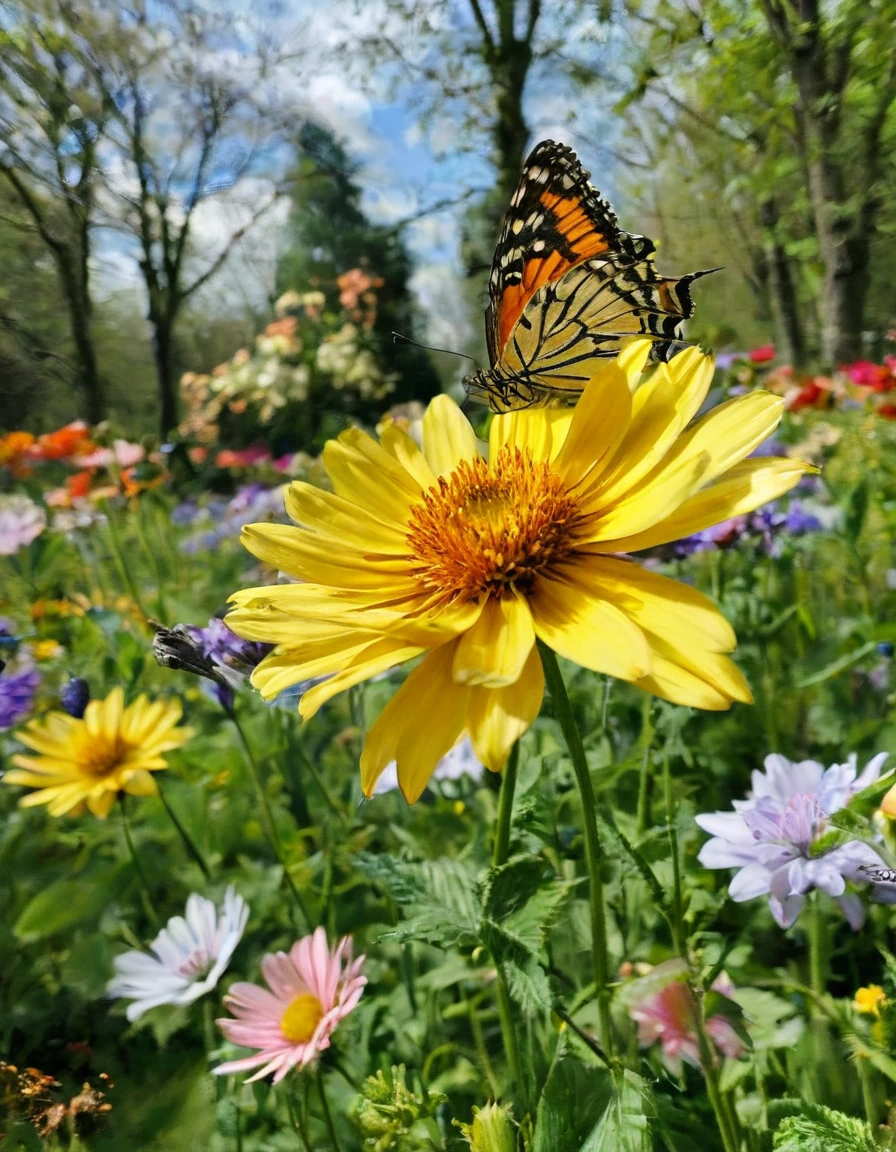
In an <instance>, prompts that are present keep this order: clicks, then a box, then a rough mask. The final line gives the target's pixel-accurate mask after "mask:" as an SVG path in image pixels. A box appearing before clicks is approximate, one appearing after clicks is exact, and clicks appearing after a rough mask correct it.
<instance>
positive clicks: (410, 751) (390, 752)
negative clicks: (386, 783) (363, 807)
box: [361, 643, 471, 804]
mask: <svg viewBox="0 0 896 1152" xmlns="http://www.w3.org/2000/svg"><path fill="white" fill-rule="evenodd" d="M454 647H455V646H454V644H453V643H452V644H446V645H444V646H443V647H442V648H437V649H436V650H435V651H434V652H431V653H430V654H429V655H428V656H427V657H426V659H425V660H424V661H423V662H422V664H420V665H419V666H418V667H417V668H415V669H414V670H413V672H411V674H410V676H408V678H407V680H405V682H404V684H402V686H401V687H400V688H399V690H398V691H397V692H396V693H395V695H394V696H393V697H392V699H391V700H390V701H389V703H388V704H387V705H386V707H385V708H384V709H383V711H382V713H381V714H380V716H379V718H378V720H377V721H376V723H375V724H374V725H373V727H372V728H371V729H370V732H369V733H368V735H367V739H366V740H365V742H364V750H363V752H362V753H361V788H362V789H363V791H364V795H365V796H371V795H372V794H373V789H374V787H375V785H376V782H377V780H378V779H379V778H380V775H381V773H382V771H383V769H384V768H385V767H386V765H387V764H388V763H390V761H392V760H395V761H396V763H397V767H398V783H399V786H400V787H401V791H402V793H403V794H404V798H405V799H406V800H407V802H408V803H409V804H413V803H414V802H415V801H416V800H418V799H419V797H420V794H421V793H422V792H423V789H424V788H425V787H426V785H427V783H428V781H429V778H430V776H431V775H432V774H433V772H434V771H435V768H436V765H437V764H438V762H439V760H441V758H442V757H443V756H444V755H445V754H446V753H447V752H448V751H450V749H451V748H453V747H454V745H455V744H456V743H457V740H458V737H459V736H460V735H461V732H462V731H463V729H464V725H465V720H466V712H467V704H468V701H469V698H470V691H471V690H470V689H469V688H467V687H465V686H463V685H460V684H456V683H455V682H454V680H453V679H452V678H451V664H452V661H453V659H454Z"/></svg>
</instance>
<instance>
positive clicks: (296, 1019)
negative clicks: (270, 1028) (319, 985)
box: [280, 992, 324, 1044]
mask: <svg viewBox="0 0 896 1152" xmlns="http://www.w3.org/2000/svg"><path fill="white" fill-rule="evenodd" d="M323 1018H324V1007H323V1005H322V1004H321V1002H320V1000H318V998H317V997H316V996H314V995H312V993H310V992H302V993H300V994H299V995H298V996H296V997H295V999H294V1000H292V1001H290V1004H289V1007H288V1008H287V1009H286V1011H285V1012H284V1013H283V1016H282V1018H281V1020H280V1031H281V1032H282V1033H283V1035H284V1036H285V1038H286V1039H287V1040H288V1041H289V1042H290V1044H307V1043H308V1041H309V1040H310V1039H311V1037H312V1036H313V1035H314V1033H315V1031H316V1030H317V1026H318V1024H320V1022H321V1020H323Z"/></svg>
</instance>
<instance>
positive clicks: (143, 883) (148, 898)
mask: <svg viewBox="0 0 896 1152" xmlns="http://www.w3.org/2000/svg"><path fill="white" fill-rule="evenodd" d="M124 797H125V794H124V792H119V793H118V803H119V811H120V812H121V827H122V828H123V830H124V839H125V843H126V844H127V846H128V852H129V853H130V856H131V860H133V862H134V871H135V872H136V873H137V879H138V880H139V881H140V888H141V890H142V895H143V902H144V904H145V905H146V909H147V911H148V912H149V916H150V919H151V920H152V922H153V924H154V925H155V926H156V927H158V925H159V923H160V920H159V914H158V912H157V911H156V906H155V904H153V901H152V893H151V891H150V887H149V881H148V880H147V878H146V873H145V872H144V871H143V865H142V864H141V863H140V857H139V856H138V855H137V846H136V844H135V843H134V838H133V836H132V835H131V825H130V821H129V820H128V814H127V809H126V808H125V798H124Z"/></svg>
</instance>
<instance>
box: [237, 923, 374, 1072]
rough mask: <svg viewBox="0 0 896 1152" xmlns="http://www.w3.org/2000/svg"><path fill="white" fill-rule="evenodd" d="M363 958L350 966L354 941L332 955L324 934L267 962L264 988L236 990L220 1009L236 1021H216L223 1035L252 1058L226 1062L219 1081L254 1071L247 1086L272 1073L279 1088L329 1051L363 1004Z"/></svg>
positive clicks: (250, 986) (252, 986)
mask: <svg viewBox="0 0 896 1152" xmlns="http://www.w3.org/2000/svg"><path fill="white" fill-rule="evenodd" d="M364 959H365V958H364V957H363V956H359V957H358V959H357V960H352V941H351V937H350V936H343V938H342V939H341V940H340V941H339V943H338V944H337V946H336V947H335V949H333V950H332V951H331V950H330V948H329V947H328V946H327V936H326V933H325V932H324V930H323V928H317V929H316V930H315V932H314V935H312V936H305V937H303V938H302V939H301V940H298V941H296V943H295V944H293V946H292V948H290V950H289V952H288V953H286V952H275V953H274V954H273V955H268V956H265V957H264V959H263V960H262V962H261V972H262V975H263V976H264V978H265V981H266V982H267V985H268V988H270V991H268V989H267V988H260V987H259V986H258V985H257V984H245V983H239V984H234V985H233V986H232V987H231V989H230V991H229V992H228V993H227V995H226V996H225V997H224V1005H225V1007H226V1008H228V1009H229V1010H230V1011H231V1012H232V1013H233V1014H234V1016H235V1017H236V1019H235V1020H231V1019H229V1018H227V1019H224V1020H218V1021H217V1024H218V1027H219V1028H220V1029H221V1031H222V1032H223V1033H224V1035H225V1036H226V1037H227V1039H228V1040H230V1041H231V1042H232V1043H234V1044H239V1045H241V1046H242V1047H244V1048H257V1049H258V1052H256V1053H255V1055H254V1056H245V1057H243V1059H241V1060H229V1061H228V1062H227V1063H226V1064H221V1065H219V1066H218V1067H217V1068H216V1069H215V1073H216V1074H217V1075H219V1076H220V1075H226V1074H227V1073H229V1072H248V1071H249V1070H250V1069H252V1068H258V1071H257V1072H256V1073H255V1075H254V1076H250V1077H249V1079H248V1080H247V1081H246V1083H250V1082H251V1081H253V1080H261V1079H262V1078H263V1077H265V1076H267V1075H268V1073H269V1072H273V1073H274V1083H275V1084H278V1083H279V1082H280V1081H281V1080H282V1079H283V1077H284V1076H285V1075H286V1073H287V1072H289V1070H290V1069H291V1068H295V1067H296V1065H298V1066H299V1067H301V1068H304V1067H305V1065H306V1064H310V1063H311V1061H312V1060H313V1059H314V1058H315V1057H316V1056H319V1055H320V1053H321V1052H323V1051H324V1049H325V1048H329V1047H330V1037H331V1036H332V1034H333V1032H334V1030H335V1028H336V1026H337V1025H338V1024H339V1022H340V1021H341V1020H344V1019H345V1017H346V1016H348V1014H349V1012H351V1010H352V1009H353V1008H354V1007H355V1005H356V1004H357V1003H358V1001H359V1000H360V999H361V993H362V991H363V990H364V985H365V984H366V983H367V977H366V976H362V975H361V968H362V966H363V964H364Z"/></svg>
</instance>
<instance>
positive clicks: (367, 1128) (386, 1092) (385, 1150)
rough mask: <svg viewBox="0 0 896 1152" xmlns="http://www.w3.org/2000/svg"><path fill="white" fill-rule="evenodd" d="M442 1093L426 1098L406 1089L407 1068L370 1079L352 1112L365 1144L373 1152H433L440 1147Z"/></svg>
mask: <svg viewBox="0 0 896 1152" xmlns="http://www.w3.org/2000/svg"><path fill="white" fill-rule="evenodd" d="M445 1099H446V1098H445V1097H444V1096H443V1095H442V1094H441V1093H439V1092H429V1093H427V1094H426V1096H425V1097H421V1096H418V1095H416V1094H415V1093H414V1092H413V1091H412V1090H411V1089H410V1088H409V1087H408V1085H407V1070H406V1069H405V1067H404V1065H403V1064H402V1065H400V1066H398V1067H394V1066H393V1067H392V1068H391V1069H390V1070H389V1072H388V1073H386V1072H384V1071H382V1070H381V1071H379V1072H378V1073H377V1074H376V1076H368V1078H367V1079H366V1080H365V1081H364V1083H363V1084H362V1085H361V1093H360V1096H359V1097H358V1100H357V1101H356V1103H355V1105H354V1108H353V1119H354V1121H355V1123H356V1124H357V1126H358V1129H359V1131H360V1133H361V1138H362V1144H363V1147H364V1148H365V1149H370V1150H371V1152H430V1150H431V1149H435V1148H438V1147H439V1144H438V1143H437V1142H436V1138H434V1127H433V1123H432V1121H433V1118H434V1117H435V1115H436V1113H437V1112H438V1109H439V1107H440V1106H441V1105H442V1104H443V1103H444V1102H445Z"/></svg>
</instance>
